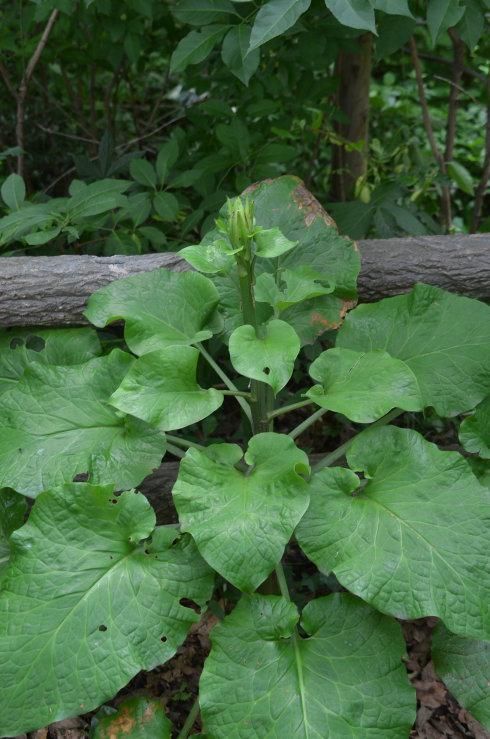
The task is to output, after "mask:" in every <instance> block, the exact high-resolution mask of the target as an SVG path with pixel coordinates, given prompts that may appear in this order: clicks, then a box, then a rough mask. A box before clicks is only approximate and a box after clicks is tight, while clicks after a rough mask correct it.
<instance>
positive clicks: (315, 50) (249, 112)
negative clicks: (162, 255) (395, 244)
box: [0, 0, 490, 255]
mask: <svg viewBox="0 0 490 739" xmlns="http://www.w3.org/2000/svg"><path fill="white" fill-rule="evenodd" d="M489 14H490V3H489V2H488V0H457V1H456V2H454V0H429V1H428V2H422V1H420V2H417V1H415V0H413V1H411V2H407V0H397V1H396V2H389V3H387V2H384V1H383V0H360V1H359V0H358V1H357V2H352V1H351V0H347V1H346V2H342V3H338V2H335V0H313V1H312V2H310V1H309V0H269V2H242V1H240V2H238V1H235V2H231V0H204V1H203V2H199V3H198V2H196V0H181V1H180V2H161V0H158V1H157V0H95V1H94V0H83V1H82V0H36V1H35V0H31V1H29V0H23V1H22V2H19V3H11V4H4V7H2V9H0V28H1V30H0V75H1V79H2V84H3V86H4V99H5V100H6V103H7V104H6V105H4V106H2V111H1V112H0V130H1V136H0V152H1V158H0V181H1V179H2V178H3V180H4V182H3V187H2V190H1V195H2V200H3V204H2V209H3V210H2V212H3V215H4V218H2V219H0V245H1V248H2V251H3V253H4V254H9V253H23V252H24V251H25V250H29V253H30V252H31V250H32V249H35V250H36V253H59V252H60V251H61V252H63V251H65V250H66V251H71V250H76V251H82V252H88V253H97V254H107V255H109V254H114V253H141V252H146V251H154V250H174V249H176V248H179V247H180V246H181V245H182V244H184V243H187V242H190V241H192V240H195V238H196V237H197V236H199V235H200V234H202V233H203V232H205V231H207V230H208V229H209V227H210V225H211V224H212V222H213V218H214V216H215V214H216V212H217V210H218V209H219V207H220V206H221V205H222V203H223V202H224V200H225V198H226V196H227V195H230V194H232V193H235V192H237V191H241V190H242V189H243V188H244V187H246V186H247V185H248V184H250V182H253V181H256V180H258V179H263V178H265V177H273V176H277V175H278V174H281V173H284V172H285V171H291V172H294V173H295V174H297V175H299V176H300V177H302V178H303V179H304V180H305V181H306V183H307V185H308V186H309V187H310V188H311V189H312V191H313V192H314V193H315V195H316V196H317V197H319V199H320V200H321V202H322V203H324V204H327V207H328V208H329V210H330V211H331V212H332V214H333V215H334V217H335V218H336V220H337V222H338V224H339V226H340V228H341V230H342V231H344V232H346V233H348V234H349V235H350V236H352V237H356V238H362V237H368V236H377V237H389V236H396V235H402V234H412V235H418V234H423V233H437V232H440V231H463V232H468V231H475V230H479V231H485V230H488V229H489V228H490V220H489V217H490V210H489V203H488V196H487V189H488V179H489V176H490V125H489V123H488V119H489V116H488V111H489V98H490V82H489V79H490V78H489V72H490V65H489V61H488V52H489V48H488V47H489V41H488V33H485V31H486V30H487V29H488V17H489ZM424 116H425V121H424ZM14 172H17V173H18V174H19V175H22V177H23V180H21V179H20V178H19V177H17V176H15V177H12V176H10V177H9V174H11V173H14ZM101 180H102V181H103V183H102V182H101ZM116 181H117V182H116ZM87 186H88V188H89V189H87ZM99 188H100V189H99ZM101 193H102V194H103V197H101ZM66 198H68V199H66ZM33 206H35V208H33ZM19 209H20V210H21V211H22V212H20V213H19V212H18V211H19ZM27 209H28V210H27Z"/></svg>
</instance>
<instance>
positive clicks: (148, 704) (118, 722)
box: [91, 695, 172, 739]
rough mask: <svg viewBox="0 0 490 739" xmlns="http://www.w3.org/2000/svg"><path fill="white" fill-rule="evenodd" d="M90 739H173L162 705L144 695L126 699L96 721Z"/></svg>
mask: <svg viewBox="0 0 490 739" xmlns="http://www.w3.org/2000/svg"><path fill="white" fill-rule="evenodd" d="M91 739H172V724H171V723H170V721H169V720H168V718H167V717H166V715H165V711H164V710H163V706H162V702H161V701H159V700H155V699H154V698H147V697H146V696H143V695H138V696H133V697H131V698H127V700H125V701H123V702H122V703H120V704H119V706H118V709H117V711H115V712H114V713H113V714H111V715H109V716H104V717H103V718H100V719H99V720H98V721H97V724H96V726H95V728H94V729H93V733H92V734H91Z"/></svg>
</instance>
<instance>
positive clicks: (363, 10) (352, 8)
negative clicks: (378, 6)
mask: <svg viewBox="0 0 490 739" xmlns="http://www.w3.org/2000/svg"><path fill="white" fill-rule="evenodd" d="M325 5H326V6H327V8H328V9H329V10H330V12H331V13H332V14H333V15H334V16H335V17H336V18H337V20H338V21H339V23H342V25H343V26H348V27H349V28H360V29H362V30H366V31H372V33H376V23H375V20H374V10H373V3H372V2H370V0H325Z"/></svg>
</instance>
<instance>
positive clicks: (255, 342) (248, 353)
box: [229, 320, 301, 394]
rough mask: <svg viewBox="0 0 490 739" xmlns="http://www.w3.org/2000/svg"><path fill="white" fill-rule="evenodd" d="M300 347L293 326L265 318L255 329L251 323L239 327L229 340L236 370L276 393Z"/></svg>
mask: <svg viewBox="0 0 490 739" xmlns="http://www.w3.org/2000/svg"><path fill="white" fill-rule="evenodd" d="M300 348H301V346H300V340H299V337H298V334H297V333H296V331H295V330H294V328H291V326H289V324H287V323H285V321H280V320H272V321H269V323H267V324H266V325H265V326H261V327H260V328H259V329H258V330H257V331H256V330H255V328H254V327H253V326H249V325H245V326H239V327H238V328H236V329H235V330H234V331H233V333H232V335H231V336H230V341H229V349H230V358H231V363H232V365H233V367H234V368H235V369H236V371H237V372H239V373H240V374H241V375H244V377H250V378H252V379H253V380H260V381H261V382H265V383H267V384H268V385H270V386H271V388H272V389H273V390H274V393H276V394H277V393H278V392H279V390H282V388H283V387H284V386H285V385H286V384H287V382H288V380H289V378H290V377H291V375H292V374H293V369H294V360H295V359H296V357H297V356H298V354H299V350H300Z"/></svg>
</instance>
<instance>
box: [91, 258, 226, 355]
mask: <svg viewBox="0 0 490 739" xmlns="http://www.w3.org/2000/svg"><path fill="white" fill-rule="evenodd" d="M218 300H219V296H218V293H217V290H216V288H215V287H214V285H213V283H212V282H211V281H210V280H208V278H207V277H204V276H203V275H200V274H197V273H195V272H170V270H166V269H158V270H154V271H152V272H143V273H141V274H137V275H131V277H125V278H124V279H122V280H116V281H115V282H111V283H110V284H109V285H106V287H103V288H102V289H101V290H98V291H97V292H95V293H94V294H93V295H91V296H90V299H89V301H88V307H87V310H86V311H85V315H86V316H87V318H88V320H89V321H90V322H91V323H93V324H94V325H95V326H99V327H100V328H102V327H103V326H107V324H108V323H113V322H114V321H119V320H121V319H123V320H124V321H126V325H125V330H124V337H125V339H126V343H127V345H128V346H129V348H130V349H131V351H133V352H134V353H135V354H147V353H148V352H151V351H154V350H155V349H165V348H166V347H167V346H176V345H178V344H195V343H196V342H199V341H204V340H205V339H209V338H210V337H211V336H212V335H213V327H212V326H211V323H212V321H213V319H214V317H215V316H214V313H215V308H216V306H217V305H218Z"/></svg>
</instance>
